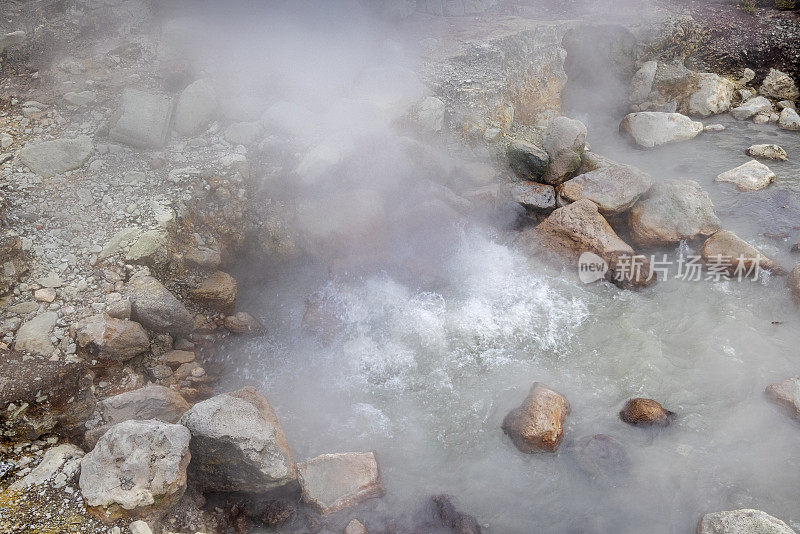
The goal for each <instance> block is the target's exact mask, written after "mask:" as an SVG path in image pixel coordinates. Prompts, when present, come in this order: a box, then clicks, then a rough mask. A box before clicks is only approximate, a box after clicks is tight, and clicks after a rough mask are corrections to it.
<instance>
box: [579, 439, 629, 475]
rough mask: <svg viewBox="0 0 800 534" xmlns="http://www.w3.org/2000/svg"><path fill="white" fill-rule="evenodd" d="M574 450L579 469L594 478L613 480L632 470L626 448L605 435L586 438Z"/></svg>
mask: <svg viewBox="0 0 800 534" xmlns="http://www.w3.org/2000/svg"><path fill="white" fill-rule="evenodd" d="M573 450H574V452H575V455H576V461H577V464H578V467H580V468H581V470H583V471H584V472H585V473H586V474H587V475H589V476H590V477H593V478H600V479H609V478H613V477H615V476H618V475H621V474H623V473H625V472H626V471H627V470H628V469H629V468H630V458H629V457H628V453H627V452H626V451H625V447H624V446H623V445H622V444H621V443H620V442H619V441H617V440H615V439H614V438H612V437H611V436H606V435H605V434H595V435H594V436H585V437H583V438H581V439H579V440H578V441H577V442H576V443H575V445H574V447H573Z"/></svg>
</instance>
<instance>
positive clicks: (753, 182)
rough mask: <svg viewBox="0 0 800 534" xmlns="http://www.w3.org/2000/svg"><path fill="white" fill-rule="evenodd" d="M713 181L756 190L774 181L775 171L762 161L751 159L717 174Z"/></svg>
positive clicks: (740, 189)
mask: <svg viewBox="0 0 800 534" xmlns="http://www.w3.org/2000/svg"><path fill="white" fill-rule="evenodd" d="M714 181H715V182H729V183H732V184H735V185H736V187H737V188H738V189H739V191H756V190H758V189H763V188H765V187H767V186H768V185H769V184H771V183H772V182H774V181H775V173H774V172H772V171H771V170H770V169H769V167H767V166H766V165H764V164H763V163H761V162H759V161H756V160H754V159H751V160H750V161H748V162H747V163H745V164H743V165H739V166H738V167H736V168H735V169H731V170H729V171H725V172H723V173H722V174H719V175H718V176H717V177H716V178H714Z"/></svg>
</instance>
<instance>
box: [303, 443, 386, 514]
mask: <svg viewBox="0 0 800 534" xmlns="http://www.w3.org/2000/svg"><path fill="white" fill-rule="evenodd" d="M297 471H298V475H299V478H300V487H301V489H302V495H303V501H305V502H307V503H309V504H311V505H313V506H314V507H316V508H317V509H318V510H319V512H320V513H322V514H330V513H333V512H338V511H339V510H342V509H344V508H348V507H350V506H354V505H356V504H358V503H360V502H362V501H365V500H367V499H372V498H376V497H382V496H383V495H384V494H385V493H386V489H385V488H384V486H383V482H382V481H381V476H380V472H379V471H378V462H377V461H376V460H375V454H374V453H371V452H348V453H340V454H323V455H321V456H317V457H316V458H312V459H310V460H306V461H305V462H301V463H299V464H297Z"/></svg>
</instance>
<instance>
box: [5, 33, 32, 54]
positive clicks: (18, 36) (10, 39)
mask: <svg viewBox="0 0 800 534" xmlns="http://www.w3.org/2000/svg"><path fill="white" fill-rule="evenodd" d="M26 35H27V34H26V33H25V32H24V31H23V30H17V31H14V32H10V33H7V34H5V35H3V36H2V37H0V54H2V53H3V51H4V50H5V49H6V48H9V47H12V46H16V45H20V44H22V43H23V42H25V37H26Z"/></svg>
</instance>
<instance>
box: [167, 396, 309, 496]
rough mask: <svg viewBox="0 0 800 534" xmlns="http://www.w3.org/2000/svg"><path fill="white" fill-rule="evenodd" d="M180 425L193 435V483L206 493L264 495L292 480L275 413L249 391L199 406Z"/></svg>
mask: <svg viewBox="0 0 800 534" xmlns="http://www.w3.org/2000/svg"><path fill="white" fill-rule="evenodd" d="M180 422H181V424H182V425H184V426H186V427H187V428H188V429H189V430H190V431H191V433H192V445H191V448H192V455H193V457H194V461H193V462H192V466H191V476H192V480H193V481H194V483H196V484H197V485H198V486H200V487H202V488H205V489H206V490H212V491H244V492H260V491H268V490H271V489H274V488H278V487H282V486H285V485H287V484H289V483H291V482H293V481H294V480H295V479H296V478H297V469H296V466H295V463H294V460H293V459H292V453H291V451H290V450H289V445H288V443H287V442H286V438H285V437H284V435H283V430H282V429H281V427H280V424H279V423H278V419H277V417H276V416H275V412H274V411H273V410H272V407H271V406H270V405H269V403H268V402H267V400H266V399H265V398H264V397H263V396H261V395H260V394H259V393H258V391H256V390H255V389H254V388H252V387H246V388H244V389H240V390H238V391H234V392H232V393H223V394H222V395H217V396H216V397H212V398H210V399H208V400H205V401H203V402H199V403H197V404H195V405H194V406H193V407H192V408H191V409H190V410H189V411H188V412H186V413H185V414H184V415H183V417H181V420H180Z"/></svg>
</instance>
